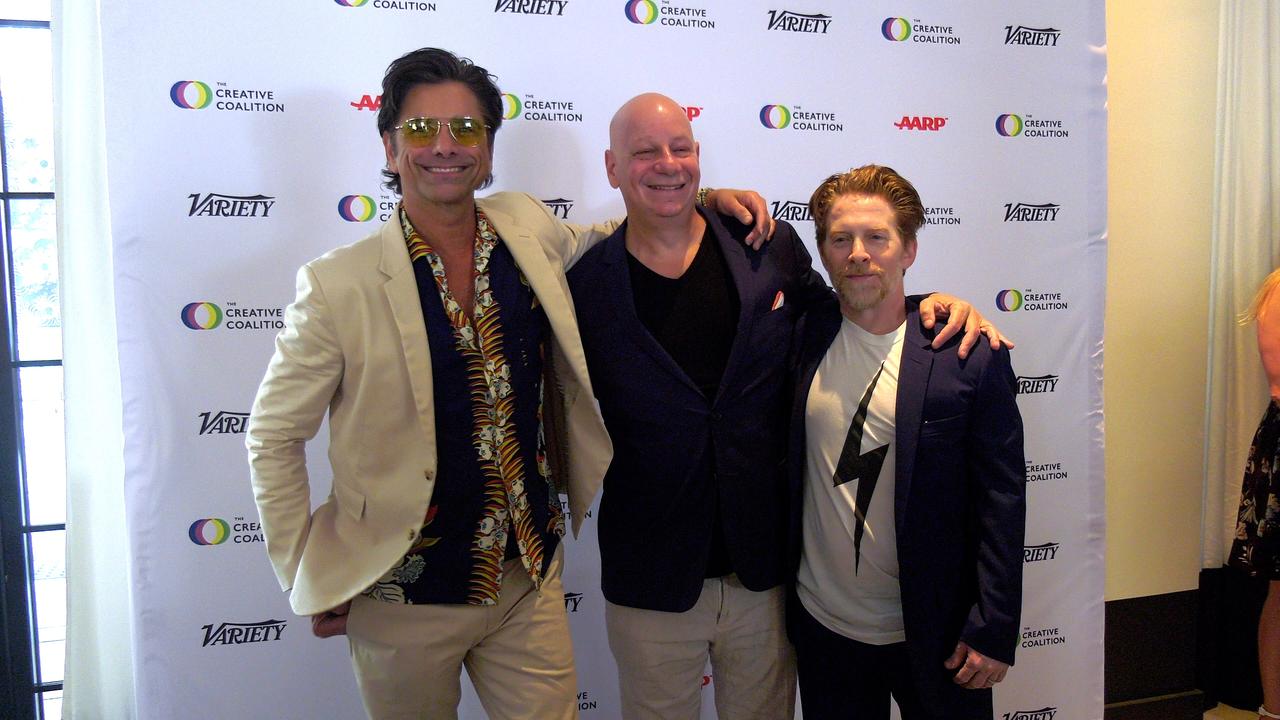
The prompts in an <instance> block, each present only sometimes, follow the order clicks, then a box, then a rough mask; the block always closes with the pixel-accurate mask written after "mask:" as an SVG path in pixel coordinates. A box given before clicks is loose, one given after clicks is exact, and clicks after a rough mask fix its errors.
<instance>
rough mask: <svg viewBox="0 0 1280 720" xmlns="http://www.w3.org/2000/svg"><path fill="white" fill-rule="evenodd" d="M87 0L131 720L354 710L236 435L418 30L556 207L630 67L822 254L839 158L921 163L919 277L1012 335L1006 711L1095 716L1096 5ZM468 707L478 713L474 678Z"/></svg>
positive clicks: (1098, 672)
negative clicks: (109, 261)
mask: <svg viewBox="0 0 1280 720" xmlns="http://www.w3.org/2000/svg"><path fill="white" fill-rule="evenodd" d="M101 5H102V20H103V25H104V27H103V45H104V55H105V60H104V65H103V74H104V78H105V82H106V89H107V95H106V101H107V108H106V109H107V129H108V152H109V161H110V165H109V176H110V199H111V211H112V234H113V240H114V251H115V267H114V272H115V281H116V289H117V307H116V318H117V322H118V323H119V338H120V364H121V370H122V374H123V389H124V406H125V417H124V429H125V434H126V448H127V449H126V453H127V457H126V462H127V468H128V476H127V488H126V493H127V508H128V512H127V517H126V518H125V519H124V521H125V522H126V523H127V525H128V532H129V536H130V538H131V552H132V557H131V558H130V564H131V568H132V589H131V591H132V593H133V599H134V611H135V613H136V617H135V618H134V627H135V628H136V637H135V638H134V643H135V662H136V682H137V697H138V704H139V709H140V717H141V718H144V719H146V720H152V719H154V720H170V719H171V718H175V717H186V716H188V715H190V714H192V713H198V714H201V715H209V716H216V717H222V718H271V719H276V718H282V719H283V718H289V719H292V718H298V719H302V718H307V719H311V718H340V717H341V718H345V717H358V716H360V713H361V711H360V709H359V707H360V706H359V701H358V696H357V692H356V688H355V683H354V681H353V679H352V675H351V670H350V667H349V665H348V659H347V649H346V644H345V642H343V641H342V640H340V639H339V640H327V641H321V640H317V639H316V638H314V637H312V636H311V633H310V630H309V627H308V624H307V623H306V622H305V621H303V620H302V619H299V618H296V617H294V616H293V615H292V614H291V613H290V611H289V606H288V602H287V598H286V597H285V596H284V595H283V594H282V593H281V592H280V591H279V589H278V586H277V585H276V581H275V578H274V576H273V574H272V572H271V569H270V567H269V565H268V563H267V559H266V553H265V549H264V546H263V543H262V534H261V530H260V529H259V526H258V523H257V516H256V513H255V510H254V504H253V499H252V495H251V492H250V488H249V481H248V471H247V467H246V463H245V452H244V446H243V441H244V434H243V432H244V423H245V419H246V417H247V413H248V410H249V407H250V404H251V402H252V399H253V395H254V391H255V389H256V387H257V384H258V381H259V379H260V378H261V375H262V372H263V370H264V369H265V367H266V362H267V359H268V357H269V356H270V353H271V348H272V338H273V337H274V335H275V333H276V332H277V331H278V330H279V329H280V328H281V326H282V313H283V309H284V306H285V305H286V304H287V303H288V302H289V301H290V300H291V299H292V294H293V276H294V271H295V270H296V268H297V267H298V266H299V265H300V264H302V263H303V262H305V261H307V260H308V259H310V258H312V257H314V256H317V255H319V254H321V253H323V252H325V251H326V250H328V249H330V248H332V247H335V246H337V245H341V244H345V243H348V242H352V241H354V240H356V239H357V238H359V237H361V236H363V235H364V234H366V233H368V232H370V231H371V230H372V229H374V228H375V227H376V226H377V222H378V221H379V220H381V219H383V218H385V217H387V215H388V213H390V212H391V211H392V208H393V207H394V204H395V202H396V199H395V198H394V197H393V196H391V195H390V194H389V193H388V192H387V191H385V190H384V189H382V188H381V187H380V184H379V183H380V176H379V171H380V170H381V168H382V165H383V151H382V146H381V144H380V141H379V138H378V135H377V131H376V129H375V127H374V116H375V114H376V113H375V110H376V108H377V106H378V102H379V96H378V93H379V82H380V79H381V77H382V73H383V71H384V69H385V68H386V65H387V64H388V63H389V62H390V61H391V60H392V59H394V58H395V57H397V56H399V55H400V54H402V53H404V52H406V51H408V50H411V49H414V48H418V47H422V46H427V45H434V46H440V47H445V48H449V49H451V50H453V51H455V52H457V53H459V54H461V55H464V56H468V57H470V58H472V59H474V60H475V61H476V62H477V63H478V64H480V65H483V66H484V67H486V68H488V69H489V70H490V71H491V72H493V73H494V74H496V75H497V76H498V79H499V84H500V86H501V88H502V89H503V92H504V93H505V94H506V96H505V113H506V117H507V121H506V123H504V125H503V128H502V130H501V132H500V133H499V134H498V136H497V139H496V140H497V142H496V147H497V157H496V161H495V170H496V175H497V182H496V184H495V186H494V189H495V190H501V189H519V190H525V191H529V192H532V193H534V194H535V195H537V196H538V197H540V198H543V199H545V201H546V202H547V204H548V205H550V206H551V207H553V208H554V209H555V211H556V212H557V213H558V214H559V215H560V216H562V217H564V218H567V219H568V220H570V221H587V220H596V219H600V218H604V217H609V216H615V215H620V214H621V213H622V211H623V209H622V202H621V198H620V197H619V196H618V195H617V193H616V192H615V191H613V190H612V189H610V188H609V186H608V183H607V181H606V179H605V174H604V169H603V151H604V148H605V145H606V143H607V128H608V122H609V119H610V117H611V115H612V113H613V111H614V110H615V109H616V108H617V107H618V106H619V105H620V104H621V103H622V102H623V101H625V100H626V99H628V98H629V97H631V96H633V95H635V94H637V93H640V92H644V91H649V90H656V91H660V92H664V93H666V94H668V95H670V96H672V97H674V98H676V99H677V100H678V101H679V102H681V104H683V105H685V106H686V107H687V109H688V113H689V116H690V118H691V119H692V121H693V127H694V130H695V133H696V134H697V136H698V139H699V140H700V141H701V143H702V168H703V179H704V183H705V184H707V185H712V186H740V187H752V188H756V189H758V190H759V191H760V192H761V193H763V194H764V195H765V196H766V197H767V198H768V199H769V200H770V201H771V202H772V206H773V210H774V213H775V215H777V216H778V217H780V218H785V219H787V220H789V221H791V222H792V223H793V224H795V225H796V227H797V229H798V230H799V231H800V233H801V235H802V236H803V237H806V239H807V240H808V241H809V243H810V245H811V250H812V243H813V224H812V223H811V222H810V220H809V218H808V212H807V208H806V202H807V200H808V197H809V194H810V193H811V191H812V190H813V188H814V187H815V186H816V185H817V184H818V182H819V181H821V180H822V179H823V178H824V177H826V176H827V175H828V174H830V173H831V172H834V171H838V170H842V169H847V168H849V167H852V166H856V165H860V164H864V163H867V162H877V163H882V164H888V165H891V166H893V167H895V168H896V169H898V170H899V171H900V172H902V173H903V174H904V175H906V176H907V177H908V178H910V179H911V180H912V181H913V182H914V183H915V184H916V186H917V187H918V188H919V190H920V192H921V194H922V196H923V197H924V201H925V205H926V206H927V207H928V213H929V216H928V217H929V222H928V224H927V225H926V226H925V227H924V228H923V229H922V231H921V234H920V255H919V259H918V260H917V263H916V265H915V266H914V267H913V268H912V271H911V274H910V275H909V276H908V282H909V288H908V289H909V290H915V291H919V290H923V289H927V288H935V289H944V290H947V291H949V292H952V293H955V294H958V295H960V296H962V297H965V298H968V299H971V300H972V301H973V302H974V303H975V305H977V306H978V307H979V308H980V309H981V310H982V311H983V312H984V313H986V314H987V315H988V316H990V317H991V318H992V319H993V320H995V322H997V323H998V324H999V325H1000V327H1001V328H1002V329H1003V330H1005V331H1006V332H1007V333H1008V334H1010V335H1011V336H1013V337H1014V338H1015V339H1016V340H1017V343H1018V348H1017V350H1016V351H1015V352H1014V356H1013V358H1014V367H1015V371H1016V372H1017V374H1018V376H1019V384H1020V388H1019V389H1020V393H1021V395H1020V397H1019V404H1020V407H1021V409H1022V413H1023V416H1024V418H1025V420H1026V428H1027V475H1028V505H1029V517H1028V523H1027V529H1028V531H1027V541H1026V542H1027V547H1026V551H1025V561H1026V590H1027V591H1026V599H1025V603H1024V611H1023V625H1024V628H1023V632H1022V635H1023V639H1022V642H1021V643H1020V647H1019V649H1018V655H1017V665H1016V667H1015V668H1014V669H1013V671H1012V672H1011V674H1010V675H1009V679H1008V680H1007V681H1006V682H1005V683H1003V684H1002V685H1001V686H1000V687H999V688H998V690H997V691H996V708H997V710H996V716H997V718H1002V719H1003V720H1090V719H1096V718H1101V716H1102V667H1103V664H1102V629H1103V468H1102V429H1101V426H1102V401H1101V382H1102V377H1101V371H1102V314H1103V299H1104V290H1105V272H1106V268H1105V259H1106V248H1105V243H1106V226H1105V222H1106V207H1105V199H1106V163H1105V152H1106V137H1105V129H1106V86H1105V82H1106V57H1105V38H1104V25H1103V3H1102V0H1088V1H1087V2H1078V3H1051V4H1050V3H1031V4H1028V3H1017V4H1010V3H1005V2H997V1H995V0H983V1H981V2H972V3H964V4H959V3H928V2H921V1H919V0H898V1H896V2H886V1H883V0H874V1H871V2H865V3H856V4H855V3H845V2H834V1H827V2H821V1H818V0H776V1H771V2H764V1H763V0H670V1H668V0H631V1H630V2H626V1H625V0H590V1H587V0H435V1H434V2H418V1H413V0H336V1H335V0H279V1H277V2H269V3H208V2H193V1H191V0H175V1H173V2H136V1H134V0H128V1H126V0H102V2H101ZM324 445H325V443H324V442H323V440H322V439H321V440H318V441H317V442H315V443H313V444H312V447H310V448H309V453H308V456H309V459H310V461H311V468H312V477H313V480H314V487H313V497H314V498H315V499H316V500H317V501H318V500H319V499H320V498H322V497H324V496H325V495H327V493H328V491H329V487H328V466H327V463H326V461H325V457H324ZM567 550H568V551H567V569H566V572H565V587H566V590H567V592H568V594H567V597H566V601H565V604H566V607H565V610H566V612H568V613H569V614H570V619H571V621H572V628H573V633H574V644H575V648H576V651H577V659H578V670H579V681H580V695H579V703H580V707H581V711H582V715H583V717H584V718H592V717H595V718H602V719H603V718H616V717H618V715H619V713H618V707H617V690H616V686H615V678H614V666H613V660H612V658H611V657H610V655H609V651H608V647H607V644H606V642H605V638H604V631H603V599H602V597H601V595H600V591H599V582H598V568H599V560H598V556H597V551H596V546H595V526H594V524H593V522H592V521H591V520H588V521H587V523H586V526H585V529H584V532H583V535H582V537H581V538H580V539H578V540H577V541H574V542H571V543H569V545H568V548H567ZM104 591H105V589H104ZM119 591H120V592H124V591H126V589H125V588H120V589H119ZM714 682H715V679H714V678H713V677H710V676H708V677H706V678H704V679H703V684H704V685H705V686H706V687H705V689H704V692H705V694H704V698H705V699H706V702H705V703H704V705H706V706H707V710H706V712H705V714H706V716H707V717H714V713H713V711H712V710H711V709H710V706H711V687H712V684H713V683H714ZM462 716H463V717H467V718H479V717H483V713H482V711H481V710H480V709H479V705H478V703H477V702H476V701H475V699H474V696H473V695H471V694H470V693H469V692H468V694H467V695H466V697H465V699H464V702H463V708H462Z"/></svg>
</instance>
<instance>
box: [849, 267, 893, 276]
mask: <svg viewBox="0 0 1280 720" xmlns="http://www.w3.org/2000/svg"><path fill="white" fill-rule="evenodd" d="M844 274H845V275H850V276H853V277H870V276H876V277H879V276H881V275H884V271H883V270H879V269H876V268H857V267H846V268H845V270H844Z"/></svg>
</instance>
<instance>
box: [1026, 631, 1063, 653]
mask: <svg viewBox="0 0 1280 720" xmlns="http://www.w3.org/2000/svg"><path fill="white" fill-rule="evenodd" d="M1066 644H1067V636H1066V635H1063V634H1062V629H1061V628H1056V627H1046V628H1034V629H1033V628H1028V627H1024V628H1022V643H1021V645H1022V647H1024V648H1033V647H1043V646H1045V645H1066Z"/></svg>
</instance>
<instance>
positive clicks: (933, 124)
mask: <svg viewBox="0 0 1280 720" xmlns="http://www.w3.org/2000/svg"><path fill="white" fill-rule="evenodd" d="M946 125H947V119H946V118H944V117H937V116H933V115H903V116H902V119H901V120H899V121H897V122H895V123H894V124H893V126H894V127H896V128H898V129H899V130H925V131H928V132H938V131H939V130H941V129H942V128H944V127H946Z"/></svg>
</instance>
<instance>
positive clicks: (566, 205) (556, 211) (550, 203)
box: [542, 198, 573, 220]
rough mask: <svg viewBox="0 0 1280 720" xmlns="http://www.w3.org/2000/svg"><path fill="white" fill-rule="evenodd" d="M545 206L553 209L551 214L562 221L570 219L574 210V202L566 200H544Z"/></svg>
mask: <svg viewBox="0 0 1280 720" xmlns="http://www.w3.org/2000/svg"><path fill="white" fill-rule="evenodd" d="M542 204H543V205H546V206H547V207H548V208H550V209H551V214H552V215H555V216H556V217H558V218H560V219H561V220H568V219H569V211H570V210H572V209H573V201H572V200H565V199H564V198H556V199H554V200H543V201H542Z"/></svg>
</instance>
